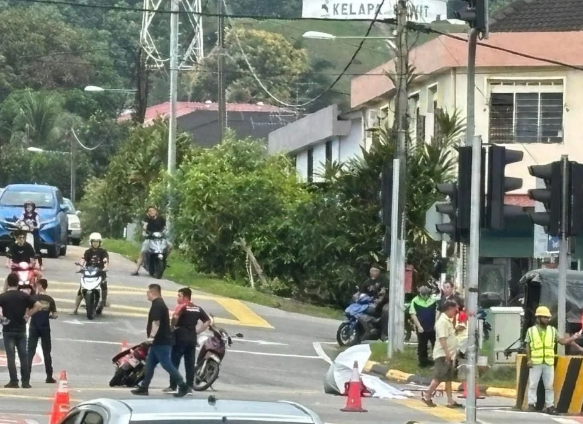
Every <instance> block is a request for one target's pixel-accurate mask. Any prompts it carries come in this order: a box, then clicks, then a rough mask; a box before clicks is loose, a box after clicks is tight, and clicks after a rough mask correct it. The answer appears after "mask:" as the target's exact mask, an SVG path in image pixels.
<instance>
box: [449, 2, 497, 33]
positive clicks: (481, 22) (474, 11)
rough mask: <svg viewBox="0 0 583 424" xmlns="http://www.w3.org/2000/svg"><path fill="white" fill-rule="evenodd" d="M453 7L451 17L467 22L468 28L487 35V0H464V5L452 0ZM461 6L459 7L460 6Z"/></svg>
mask: <svg viewBox="0 0 583 424" xmlns="http://www.w3.org/2000/svg"><path fill="white" fill-rule="evenodd" d="M453 3H454V6H453V7H455V9H454V11H453V18H454V19H459V20H461V21H464V22H467V23H468V24H469V25H470V28H475V29H477V30H479V31H480V32H481V33H482V34H484V35H486V36H487V35H488V32H489V24H488V21H489V16H488V7H489V0H464V3H465V5H463V6H461V5H459V2H453ZM460 6H461V7H460Z"/></svg>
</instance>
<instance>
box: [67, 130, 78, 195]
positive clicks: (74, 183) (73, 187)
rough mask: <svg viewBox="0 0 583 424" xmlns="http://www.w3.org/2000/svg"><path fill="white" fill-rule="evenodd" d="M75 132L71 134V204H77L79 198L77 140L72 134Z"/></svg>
mask: <svg viewBox="0 0 583 424" xmlns="http://www.w3.org/2000/svg"><path fill="white" fill-rule="evenodd" d="M72 132H73V130H71V131H70V132H69V138H70V139H71V152H70V153H71V154H70V156H71V157H70V159H71V193H70V196H71V202H73V203H75V200H76V198H77V167H76V166H75V159H76V156H77V140H75V136H74V135H73V134H71V133H72Z"/></svg>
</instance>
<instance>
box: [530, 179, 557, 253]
mask: <svg viewBox="0 0 583 424" xmlns="http://www.w3.org/2000/svg"><path fill="white" fill-rule="evenodd" d="M536 188H545V183H544V181H543V180H541V179H540V178H537V179H536ZM534 211H535V212H544V211H545V207H544V206H543V204H542V203H541V202H534ZM532 225H534V235H533V241H534V246H533V247H534V249H533V255H532V256H533V258H537V259H542V258H550V257H551V252H552V250H549V244H550V240H549V236H548V234H547V233H545V230H544V228H543V227H541V226H540V225H536V224H532ZM557 250H558V248H557Z"/></svg>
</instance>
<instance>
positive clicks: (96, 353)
mask: <svg viewBox="0 0 583 424" xmlns="http://www.w3.org/2000/svg"><path fill="white" fill-rule="evenodd" d="M82 251H83V249H82V248H75V247H69V252H68V255H67V257H62V258H60V259H55V260H51V259H46V260H45V266H46V270H45V272H44V275H45V276H46V278H47V279H48V280H49V290H48V292H49V294H51V295H52V296H53V297H54V298H55V300H56V302H57V307H58V309H59V318H58V319H57V320H55V321H53V323H52V326H53V327H52V328H53V330H52V333H53V362H54V368H55V378H58V375H59V373H60V371H66V373H67V377H68V382H69V390H70V396H71V400H72V403H73V404H74V403H77V402H80V401H83V400H89V399H94V398H99V397H111V398H118V399H123V398H128V397H131V396H132V395H131V394H130V393H129V389H119V388H116V389H112V388H109V387H108V382H109V379H110V378H111V376H112V374H113V371H114V368H113V365H112V363H111V358H112V357H113V356H114V355H115V354H117V353H118V352H119V351H120V350H121V346H122V343H124V341H125V342H126V343H128V344H132V343H134V344H137V343H140V342H141V341H143V340H144V338H145V325H146V317H147V311H148V308H149V302H148V301H147V299H146V287H147V285H148V284H150V283H151V282H154V281H155V280H154V279H152V278H150V277H149V276H146V275H145V273H142V275H140V276H138V277H133V276H130V275H129V274H130V272H131V271H132V270H133V268H134V265H133V264H132V263H131V262H129V261H127V260H126V259H124V258H123V257H121V256H119V255H116V254H112V255H111V260H112V263H111V267H110V272H109V293H110V294H109V300H110V301H111V306H110V307H109V308H106V309H105V311H104V314H103V315H102V316H101V317H98V318H97V319H95V320H94V321H91V322H89V321H88V320H87V318H86V317H85V316H84V315H83V314H82V313H83V312H84V310H83V309H80V311H79V312H80V314H79V315H78V316H71V315H70V313H71V311H72V308H73V302H74V298H75V292H76V289H77V287H78V277H79V275H78V274H75V271H76V267H75V265H74V262H75V261H76V260H78V259H79V257H80V256H81V253H82ZM159 282H160V284H161V285H162V287H163V296H164V298H165V299H166V302H167V304H168V306H169V307H171V308H172V307H174V306H175V304H176V301H175V295H176V290H177V289H178V288H179V286H178V285H176V284H175V283H173V282H170V281H167V280H159ZM194 301H195V302H197V303H198V304H200V305H201V306H202V307H203V308H204V309H205V310H207V311H208V312H210V313H212V314H213V315H214V316H215V319H216V322H217V324H219V325H221V326H222V327H224V328H225V329H226V330H227V331H228V332H229V333H230V334H231V335H235V334H237V333H241V334H242V336H243V337H241V338H233V340H234V342H233V346H232V348H231V349H230V350H229V351H228V352H227V355H226V357H225V360H224V362H223V365H222V367H221V375H220V378H219V380H218V382H217V383H216V384H215V386H214V389H215V391H214V392H213V391H208V392H206V393H196V394H194V395H193V396H197V397H199V396H200V397H206V396H208V395H209V394H211V393H212V394H213V395H215V396H216V397H217V398H219V399H221V398H222V399H252V400H290V401H296V402H300V403H302V404H304V405H306V406H308V407H310V408H312V409H313V410H314V411H316V412H317V413H318V414H319V415H320V416H321V417H322V418H323V420H324V421H325V422H326V423H329V424H354V423H363V424H378V423H379V422H385V423H386V422H389V423H393V422H394V423H406V422H408V421H410V420H416V421H419V422H420V423H443V422H461V421H463V420H464V415H463V414H464V412H463V410H461V411H453V410H449V409H447V408H445V407H443V406H441V407H437V408H433V409H429V408H427V407H425V406H424V405H423V404H422V403H421V402H420V401H419V400H418V399H413V398H411V399H407V400H380V399H364V404H365V408H366V409H367V410H368V413H363V414H351V413H343V412H340V408H342V407H343V406H344V403H345V398H343V397H337V396H331V395H326V394H324V392H323V377H324V374H325V373H326V370H327V369H328V367H329V364H328V362H327V361H329V358H328V357H327V355H326V352H327V351H329V350H330V349H331V348H333V345H334V343H335V342H334V340H335V332H336V328H337V326H338V322H335V321H334V320H328V319H321V318H313V317H308V316H303V315H298V314H292V313H287V312H282V311H280V310H277V309H271V308H266V307H262V306H258V305H251V304H245V303H243V302H240V301H237V300H232V299H226V298H218V297H215V296H211V295H207V294H204V293H196V296H195V298H194ZM0 359H1V357H0ZM36 362H37V363H38V365H35V366H34V367H33V372H32V379H31V384H32V386H33V387H32V389H4V388H0V424H2V423H11V424H17V423H22V424H25V423H28V424H31V421H30V420H34V421H36V422H38V423H39V424H45V423H48V414H49V412H50V408H51V404H52V399H53V396H54V391H55V389H56V387H55V385H49V384H46V383H45V382H44V379H45V375H44V367H43V365H42V363H41V362H42V356H40V357H39V358H37V361H36ZM7 381H8V373H7V369H6V367H5V365H4V366H3V363H2V361H1V360H0V383H1V384H2V385H3V384H5V383H6V382H7ZM167 385H168V381H167V375H166V374H165V372H164V371H163V370H162V369H158V370H157V372H156V376H155V377H154V381H153V382H152V386H151V390H150V393H151V395H150V396H151V397H165V396H167V395H164V394H162V393H161V391H160V390H161V389H162V388H164V387H166V386H167ZM0 387H1V386H0ZM408 389H411V390H415V391H417V392H419V390H420V388H418V387H408ZM438 402H443V400H442V399H439V400H438ZM512 403H513V402H512V400H511V399H497V398H489V399H486V400H480V401H479V411H478V417H479V419H480V420H483V421H484V422H487V423H491V424H498V423H500V424H502V423H507V422H510V421H513V420H518V419H528V420H529V421H530V422H532V423H535V424H536V423H541V424H546V423H554V422H557V421H556V420H554V419H551V418H550V417H548V416H546V415H542V414H534V415H533V414H528V416H526V415H525V414H523V413H516V412H511V411H510V410H509V407H510V406H511V405H512ZM523 415H524V416H523ZM25 419H26V420H27V421H24V420H25ZM563 424H568V422H563Z"/></svg>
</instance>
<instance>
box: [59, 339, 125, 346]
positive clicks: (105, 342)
mask: <svg viewBox="0 0 583 424" xmlns="http://www.w3.org/2000/svg"><path fill="white" fill-rule="evenodd" d="M53 340H56V341H59V342H76V343H95V344H108V345H118V346H121V342H119V343H118V342H107V341H102V340H79V339H63V338H54V339H53Z"/></svg>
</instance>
